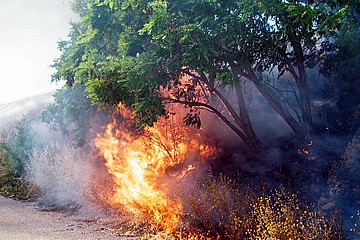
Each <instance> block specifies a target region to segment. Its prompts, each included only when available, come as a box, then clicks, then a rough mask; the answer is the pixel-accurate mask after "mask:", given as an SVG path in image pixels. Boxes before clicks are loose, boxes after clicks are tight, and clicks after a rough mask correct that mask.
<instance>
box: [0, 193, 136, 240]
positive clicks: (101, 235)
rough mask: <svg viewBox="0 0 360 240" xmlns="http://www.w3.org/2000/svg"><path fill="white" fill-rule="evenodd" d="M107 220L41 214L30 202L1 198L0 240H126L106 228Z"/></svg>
mask: <svg viewBox="0 0 360 240" xmlns="http://www.w3.org/2000/svg"><path fill="white" fill-rule="evenodd" d="M110 221H111V220H110V219H108V218H107V217H84V216H80V215H78V214H68V213H64V212H53V211H41V210H40V209H39V207H37V206H35V205H34V204H33V203H28V202H20V201H15V200H12V199H7V198H4V197H1V196H0V240H49V239H51V240H85V239H86V240H100V239H101V240H103V239H106V240H129V239H139V238H136V237H132V238H127V237H121V236H119V235H117V234H116V232H115V231H114V230H113V229H111V228H110V227H109V223H110Z"/></svg>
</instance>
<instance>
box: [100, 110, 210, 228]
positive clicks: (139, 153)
mask: <svg viewBox="0 0 360 240" xmlns="http://www.w3.org/2000/svg"><path fill="white" fill-rule="evenodd" d="M119 108H120V110H121V113H122V115H123V116H124V122H123V124H122V125H121V126H120V127H118V128H117V122H116V120H114V121H113V122H112V123H110V124H108V126H107V129H106V133H105V134H104V135H98V136H97V138H96V139H95V141H94V144H95V146H96V147H97V148H98V149H99V152H100V154H101V155H102V157H103V158H104V159H105V161H106V162H105V165H106V168H107V169H108V172H109V173H110V174H111V175H112V177H113V179H114V182H115V185H116V189H115V194H114V196H113V198H112V199H111V200H110V201H111V203H110V204H113V205H114V204H121V205H122V206H123V207H124V208H125V209H127V210H129V211H130V212H132V213H134V214H140V215H141V216H142V217H145V218H147V219H149V220H152V221H153V222H154V223H155V224H157V225H158V226H159V227H160V228H162V229H163V230H164V231H165V232H166V233H171V232H173V231H175V229H176V227H177V224H178V222H179V220H180V216H181V214H182V211H183V206H182V203H181V201H180V199H179V198H178V197H177V196H170V192H171V191H170V187H174V185H176V184H178V183H179V181H181V180H182V179H183V178H184V177H185V176H186V175H187V174H188V173H189V172H190V171H193V170H194V169H195V166H194V164H196V163H197V162H201V161H202V160H204V159H206V158H208V157H209V156H211V155H212V154H214V153H215V148H214V147H212V146H209V145H206V144H204V143H202V142H203V139H202V136H201V134H200V130H195V129H189V128H186V127H183V126H181V124H178V123H181V120H180V121H179V120H178V119H177V118H176V116H170V117H169V118H167V119H166V118H161V119H159V121H158V122H157V123H155V125H154V127H146V128H145V129H144V131H143V133H142V134H141V135H139V134H138V135H136V134H134V132H133V131H131V130H129V128H127V127H126V125H127V124H126V123H129V121H130V120H131V118H132V117H133V116H132V115H131V112H130V111H129V110H126V109H125V108H124V107H122V106H119ZM194 131H197V132H195V133H194Z"/></svg>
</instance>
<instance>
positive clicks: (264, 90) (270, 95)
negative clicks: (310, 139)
mask: <svg viewBox="0 0 360 240" xmlns="http://www.w3.org/2000/svg"><path fill="white" fill-rule="evenodd" d="M241 74H242V76H243V77H246V78H247V79H248V80H250V81H251V82H253V83H254V85H255V87H256V88H257V89H258V91H259V92H260V93H261V95H262V96H263V97H264V98H265V100H266V101H267V102H268V103H269V105H270V106H271V107H272V108H273V109H274V110H275V111H276V112H277V113H278V114H279V115H280V116H281V117H282V118H283V119H284V121H285V122H286V123H287V124H288V125H289V127H290V128H291V129H292V130H293V131H294V133H295V135H296V137H297V139H298V140H299V141H305V140H306V137H307V134H306V131H305V130H304V128H303V127H302V126H301V125H300V123H299V122H298V121H296V119H295V118H294V116H293V115H292V114H291V113H290V112H289V109H288V108H287V107H286V106H285V105H284V103H283V101H282V100H281V99H280V97H279V96H278V95H277V94H276V93H275V92H274V90H273V89H272V88H270V87H269V86H268V85H266V84H265V83H264V82H263V81H261V80H260V79H258V77H257V76H256V74H255V72H254V71H253V70H252V69H249V70H248V73H241Z"/></svg>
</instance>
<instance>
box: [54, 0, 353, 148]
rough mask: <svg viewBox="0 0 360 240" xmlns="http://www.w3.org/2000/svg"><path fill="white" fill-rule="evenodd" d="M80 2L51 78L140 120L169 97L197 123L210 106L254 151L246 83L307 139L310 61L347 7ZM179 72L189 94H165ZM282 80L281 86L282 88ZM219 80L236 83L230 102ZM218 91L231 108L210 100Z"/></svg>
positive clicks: (211, 0) (150, 118)
mask: <svg viewBox="0 0 360 240" xmlns="http://www.w3.org/2000/svg"><path fill="white" fill-rule="evenodd" d="M78 3H79V1H78ZM78 9H81V10H82V18H81V21H80V24H77V25H76V24H74V25H73V30H72V31H71V34H70V37H71V38H70V40H69V41H67V42H63V43H61V44H60V45H59V46H60V50H62V56H61V57H60V58H59V59H58V60H57V61H56V63H55V64H54V67H55V68H56V70H57V72H56V74H55V75H54V79H56V80H60V79H64V80H66V81H67V84H68V85H72V84H74V83H77V82H78V83H85V84H86V85H87V91H89V92H90V97H91V98H92V99H93V102H94V103H96V104H99V105H105V106H109V105H110V106H116V105H117V104H118V103H119V102H123V103H124V104H125V105H126V106H129V107H132V108H133V109H134V112H136V113H137V115H138V117H139V119H140V122H141V123H142V124H152V123H153V122H154V121H156V119H157V117H158V116H160V115H164V114H166V110H165V108H164V104H166V103H181V104H184V105H187V106H191V108H190V109H191V110H192V112H191V113H190V115H188V116H187V118H186V119H185V122H186V123H189V124H191V123H196V122H197V120H196V119H198V115H197V109H207V110H209V111H212V112H214V113H215V114H216V115H217V116H218V117H220V118H221V119H222V120H223V121H224V122H225V123H226V124H227V125H228V126H229V127H230V128H231V129H232V130H233V131H234V132H235V133H236V134H237V135H238V136H239V137H240V138H241V139H242V140H243V141H244V142H245V143H246V144H247V146H249V147H250V148H257V147H258V146H259V139H258V138H257V136H256V134H255V131H254V130H253V127H252V121H251V116H250V115H249V109H248V106H247V104H246V94H245V93H244V89H243V86H244V84H252V85H254V86H255V87H256V88H257V90H258V91H259V93H260V94H261V95H262V96H263V97H264V99H266V101H267V102H268V103H269V105H270V106H271V107H272V108H273V109H274V110H275V111H276V112H277V113H278V114H279V115H280V116H281V117H282V118H283V119H284V120H285V122H286V123H287V124H288V125H289V126H290V127H291V129H292V130H293V131H294V133H295V135H296V136H297V138H298V139H300V140H302V141H304V140H305V139H306V138H307V136H308V134H309V131H310V129H311V127H312V116H311V107H310V98H309V89H308V77H307V72H306V68H307V67H314V66H315V65H316V64H317V60H318V59H319V56H320V55H321V54H322V53H323V51H324V48H323V46H325V45H326V44H331V41H332V38H331V34H334V31H335V30H336V29H337V28H338V27H339V26H340V25H339V24H340V21H339V19H341V17H342V16H343V15H344V12H345V10H346V8H341V9H338V10H336V11H335V10H334V11H333V10H332V9H331V8H330V7H329V5H327V4H325V3H320V2H317V1H316V2H315V3H308V2H307V1H281V0H276V1H255V2H254V1H250V0H242V1H220V0H207V1H194V0H185V1H177V0H174V1H165V0H155V1H144V0H137V1H135V0H125V1H117V0H93V1H88V4H87V8H78ZM84 9H85V10H86V11H85V12H84ZM185 75H186V76H187V77H188V78H190V81H191V83H192V85H193V86H194V87H192V88H191V87H188V88H187V91H193V94H185V95H184V94H178V95H172V96H171V97H169V96H164V94H163V93H162V91H161V89H166V88H169V89H170V88H172V89H177V90H175V92H176V91H177V92H178V93H179V92H181V89H184V84H183V83H182V82H181V81H179V78H180V77H181V76H185ZM271 76H275V77H274V78H272V77H271ZM285 76H290V78H289V79H286V80H284V79H285ZM279 83H282V84H283V83H286V84H287V87H288V89H287V92H284V91H281V90H279V89H278V85H279ZM224 87H230V88H231V89H233V90H234V92H235V93H236V97H237V103H236V104H232V103H231V102H230V101H229V100H228V99H226V98H225V96H224V95H223V93H222V89H223V88H224ZM199 88H200V89H202V91H200V92H199V91H198V90H197V91H196V92H195V90H196V89H199ZM207 93H209V94H207ZM288 93H291V94H288ZM194 94H200V95H202V96H204V97H205V99H204V98H201V99H202V100H201V101H199V98H198V97H193V96H194ZM174 96H175V97H174ZM189 96H190V97H189ZM214 98H216V99H218V102H220V103H221V106H222V107H224V108H225V109H227V110H228V113H226V114H224V113H222V111H221V110H220V109H219V108H217V106H215V105H214V102H215V101H214ZM294 102H295V105H294ZM194 108H195V110H194ZM236 108H237V110H236ZM194 119H195V121H193V120H194Z"/></svg>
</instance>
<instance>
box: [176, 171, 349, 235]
mask: <svg viewBox="0 0 360 240" xmlns="http://www.w3.org/2000/svg"><path fill="white" fill-rule="evenodd" d="M260 192H261V191H256V190H254V189H252V188H250V187H245V188H244V187H241V186H240V185H239V184H237V183H236V182H235V181H234V180H232V179H230V178H228V177H224V176H223V175H220V176H219V177H214V176H212V175H209V177H208V178H207V179H206V180H205V181H204V182H203V183H202V185H201V186H199V188H198V189H196V190H195V191H194V193H193V194H189V195H185V198H186V199H187V202H188V205H187V211H188V215H187V218H186V220H185V223H187V224H189V223H190V224H189V225H186V224H184V226H183V232H182V236H183V237H185V238H186V236H187V234H189V236H191V235H194V236H197V238H195V237H193V238H191V239H344V236H343V231H342V224H341V220H340V218H339V216H340V215H339V214H337V213H336V212H333V213H325V212H324V211H323V210H322V209H321V208H320V207H318V206H316V205H305V204H303V203H301V201H300V199H299V198H298V196H297V195H296V194H293V193H291V192H288V191H287V190H284V189H279V190H273V191H268V190H263V192H262V193H260ZM194 232H195V233H196V234H194Z"/></svg>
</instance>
